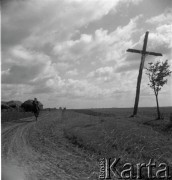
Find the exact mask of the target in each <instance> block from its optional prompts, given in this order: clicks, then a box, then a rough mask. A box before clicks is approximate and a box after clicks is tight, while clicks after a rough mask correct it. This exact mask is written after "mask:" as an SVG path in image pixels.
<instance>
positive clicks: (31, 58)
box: [2, 47, 57, 84]
mask: <svg viewBox="0 0 172 180" xmlns="http://www.w3.org/2000/svg"><path fill="white" fill-rule="evenodd" d="M11 56H12V57H13V59H11V60H10V61H8V62H7V63H8V64H10V68H8V69H7V70H4V71H2V83H5V84H29V83H31V82H32V81H35V80H37V79H42V78H47V77H49V78H50V77H52V76H55V75H56V74H57V72H56V71H55V69H54V67H53V65H52V63H51V59H50V58H49V57H48V56H47V55H45V54H42V53H37V52H34V51H29V50H26V49H24V48H23V47H16V48H15V49H13V50H12V51H11Z"/></svg>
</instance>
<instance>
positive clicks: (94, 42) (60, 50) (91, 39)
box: [53, 15, 142, 62]
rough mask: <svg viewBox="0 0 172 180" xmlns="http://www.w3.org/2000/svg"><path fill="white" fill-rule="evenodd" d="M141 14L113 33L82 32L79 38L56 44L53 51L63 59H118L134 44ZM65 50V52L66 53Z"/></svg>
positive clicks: (104, 31) (98, 31)
mask: <svg viewBox="0 0 172 180" xmlns="http://www.w3.org/2000/svg"><path fill="white" fill-rule="evenodd" d="M141 17H142V16H141V15H139V16H137V17H135V18H133V19H131V20H130V22H129V23H128V24H127V25H126V26H123V27H120V26H119V27H118V28H117V29H116V30H114V31H113V32H111V33H108V31H107V30H104V29H102V28H101V29H97V30H96V31H95V32H94V34H93V35H91V34H81V36H80V38H79V39H77V40H69V41H64V42H63V43H61V44H59V43H58V44H57V45H55V47H54V49H53V52H54V53H55V55H57V56H58V57H59V59H60V60H61V61H75V62H77V61H83V60H85V61H92V62H93V61H101V62H109V61H116V60H118V59H121V58H122V57H123V54H124V53H125V51H126V48H127V47H129V46H131V45H132V43H133V42H132V39H131V37H132V35H133V34H134V33H136V32H137V22H138V20H139V19H140V18H141ZM64 52H65V53H64Z"/></svg>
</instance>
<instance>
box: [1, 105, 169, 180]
mask: <svg viewBox="0 0 172 180" xmlns="http://www.w3.org/2000/svg"><path fill="white" fill-rule="evenodd" d="M56 112H57V114H60V111H59V110H55V111H47V113H48V114H49V116H47V117H49V119H46V116H45V117H44V114H42V115H41V116H42V119H44V120H43V121H40V122H39V121H38V122H37V123H36V127H37V129H38V130H39V132H44V133H43V134H40V135H39V136H41V137H42V136H43V135H45V134H46V135H45V137H46V138H45V139H58V132H59V130H58V128H59V127H62V129H61V131H62V132H63V133H62V134H63V137H64V139H66V140H67V142H69V143H70V144H71V147H76V148H77V149H80V152H81V155H82V153H83V157H84V158H86V157H88V158H89V159H93V160H95V161H97V164H98V162H99V159H100V158H102V157H110V158H121V163H122V162H130V163H133V164H136V163H142V162H145V163H148V162H149V160H150V159H154V161H156V162H157V163H160V162H165V163H167V164H168V165H169V166H170V168H172V125H171V123H170V114H171V113H172V107H167V108H161V112H162V113H163V117H164V119H162V120H156V108H140V109H139V113H138V115H137V116H136V117H134V118H131V117H130V115H131V114H132V109H130V108H109V109H80V110H67V111H66V112H65V114H63V115H62V114H61V115H59V117H60V118H61V120H60V122H58V123H60V124H58V123H57V124H56V120H53V121H52V120H50V119H53V118H54V119H56V118H57V117H53V116H54V115H53V114H56ZM10 113H13V112H10ZM10 113H7V114H5V115H6V116H4V114H2V117H3V118H6V119H5V120H4V121H9V119H10V118H11V119H12V117H18V118H20V117H19V115H18V116H17V115H14V114H10ZM16 114H17V113H16ZM45 114H46V112H45ZM25 115H26V114H25ZM27 115H28V116H29V115H32V114H27ZM8 116H9V117H10V118H9V117H8ZM20 116H24V114H23V115H22V113H21V114H20ZM50 116H52V118H50ZM42 122H43V123H42ZM52 122H53V126H52ZM26 127H27V126H26ZM40 130H41V131H40ZM50 130H51V131H52V132H54V135H53V134H52V133H50ZM34 133H35V132H34V131H33V132H32V133H31V134H32V135H33V137H32V139H33V141H31V142H32V143H34V139H36V138H35V137H38V135H36V136H34ZM55 134H57V135H55ZM53 136H54V138H53ZM53 142H54V143H55V142H56V141H53ZM63 143H64V142H63ZM36 144H38V143H36ZM68 147H69V146H68ZM38 149H39V147H38ZM85 152H86V154H87V155H88V156H86V155H85ZM90 167H91V165H90ZM92 169H93V172H92V175H94V174H96V177H97V174H98V171H99V167H98V166H96V167H95V168H93V167H92ZM170 172H171V173H172V169H171V171H170ZM92 175H90V179H96V177H92ZM171 175H172V174H171Z"/></svg>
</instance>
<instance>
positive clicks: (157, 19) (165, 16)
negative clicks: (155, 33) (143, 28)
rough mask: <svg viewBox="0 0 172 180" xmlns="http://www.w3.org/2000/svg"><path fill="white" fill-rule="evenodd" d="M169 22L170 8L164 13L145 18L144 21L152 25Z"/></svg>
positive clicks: (171, 20)
mask: <svg viewBox="0 0 172 180" xmlns="http://www.w3.org/2000/svg"><path fill="white" fill-rule="evenodd" d="M171 22H172V9H167V10H166V11H165V12H164V13H162V14H160V15H158V16H154V17H152V18H150V19H147V20H146V23H149V24H153V25H157V24H158V25H162V24H171Z"/></svg>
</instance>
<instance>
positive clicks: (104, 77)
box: [87, 66, 114, 82]
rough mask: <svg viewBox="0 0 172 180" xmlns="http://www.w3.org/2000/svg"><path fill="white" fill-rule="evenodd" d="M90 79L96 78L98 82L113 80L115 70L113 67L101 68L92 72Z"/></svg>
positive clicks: (89, 75)
mask: <svg viewBox="0 0 172 180" xmlns="http://www.w3.org/2000/svg"><path fill="white" fill-rule="evenodd" d="M87 77H88V78H95V79H97V80H98V81H101V82H105V81H109V80H112V78H113V77H114V69H113V68H112V67H108V66H107V67H101V68H98V69H96V70H95V71H92V72H90V73H89V74H88V75H87Z"/></svg>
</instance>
